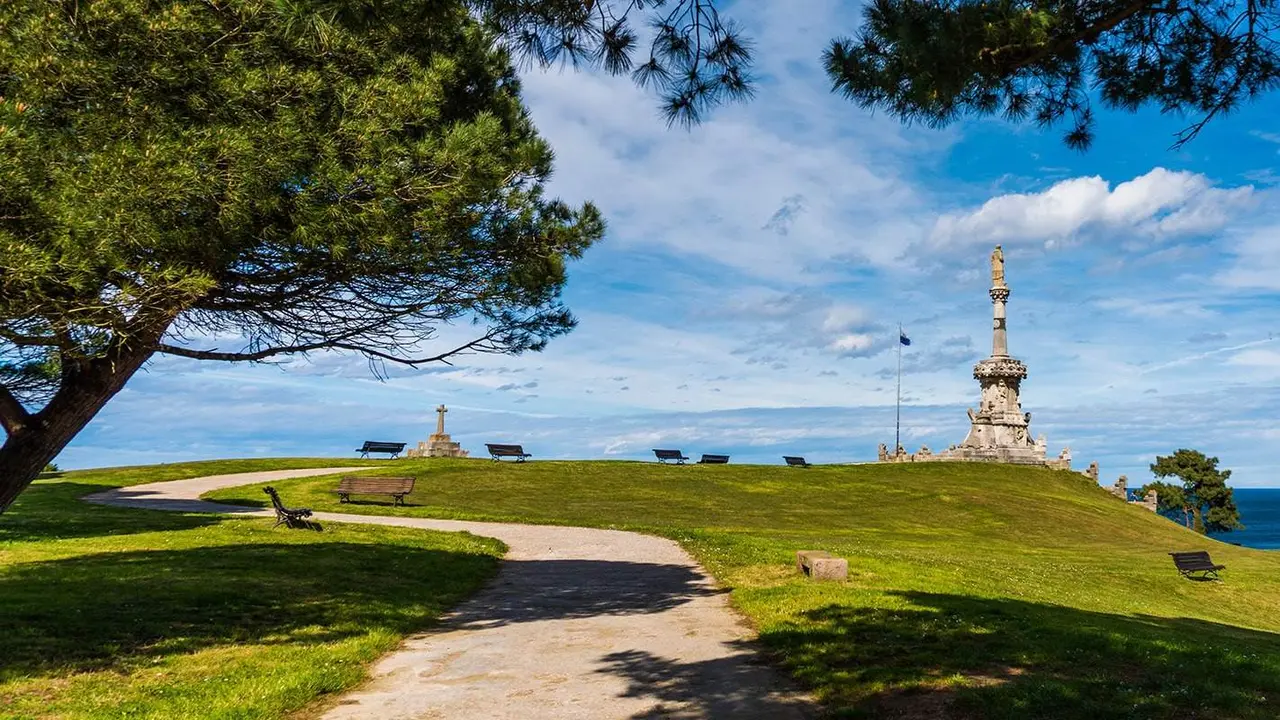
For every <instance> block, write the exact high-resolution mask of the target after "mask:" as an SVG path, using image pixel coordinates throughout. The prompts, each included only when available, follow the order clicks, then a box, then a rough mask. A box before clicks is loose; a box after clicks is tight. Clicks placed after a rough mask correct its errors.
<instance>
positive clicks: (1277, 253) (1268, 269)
mask: <svg viewBox="0 0 1280 720" xmlns="http://www.w3.org/2000/svg"><path fill="white" fill-rule="evenodd" d="M1269 196H1270V197H1271V199H1273V200H1274V199H1280V196H1278V194H1277V193H1275V192H1272V193H1270V194H1269ZM1229 247H1230V251H1231V253H1232V255H1234V256H1235V262H1233V263H1232V265H1231V266H1230V267H1228V268H1227V269H1225V270H1223V271H1222V272H1221V273H1219V274H1218V276H1217V277H1216V278H1215V282H1217V283H1219V284H1221V285H1225V286H1227V287H1230V288H1240V289H1259V290H1280V224H1276V225H1269V226H1263V227H1258V228H1254V229H1252V230H1249V231H1245V232H1242V233H1239V234H1238V235H1236V236H1235V237H1234V238H1233V241H1232V242H1231V243H1230V244H1229Z"/></svg>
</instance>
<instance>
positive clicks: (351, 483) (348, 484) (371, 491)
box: [334, 475, 413, 505]
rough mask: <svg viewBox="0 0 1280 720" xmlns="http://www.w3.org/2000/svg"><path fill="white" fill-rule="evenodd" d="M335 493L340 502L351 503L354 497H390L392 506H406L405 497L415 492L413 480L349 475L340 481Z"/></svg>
mask: <svg viewBox="0 0 1280 720" xmlns="http://www.w3.org/2000/svg"><path fill="white" fill-rule="evenodd" d="M334 492H336V493H338V502H351V496H352V495H390V496H391V497H392V498H394V500H393V501H392V503H391V504H392V505H404V496H405V495H408V494H409V493H411V492H413V478H411V477H362V476H358V475H347V476H345V477H343V478H342V479H341V480H339V481H338V489H337V490H334Z"/></svg>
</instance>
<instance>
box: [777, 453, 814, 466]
mask: <svg viewBox="0 0 1280 720" xmlns="http://www.w3.org/2000/svg"><path fill="white" fill-rule="evenodd" d="M782 459H783V460H786V461H787V464H788V465H790V466H791V467H811V466H810V465H809V463H807V462H805V459H804V458H802V457H799V456H798V455H783V456H782Z"/></svg>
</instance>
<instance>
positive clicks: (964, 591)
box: [210, 460, 1280, 719]
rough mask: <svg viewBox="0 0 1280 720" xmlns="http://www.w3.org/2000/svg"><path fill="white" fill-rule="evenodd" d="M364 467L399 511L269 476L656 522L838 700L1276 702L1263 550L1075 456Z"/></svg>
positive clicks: (1277, 616)
mask: <svg viewBox="0 0 1280 720" xmlns="http://www.w3.org/2000/svg"><path fill="white" fill-rule="evenodd" d="M377 472H384V473H387V474H397V475H402V474H406V473H409V474H414V475H416V476H417V478H418V484H417V487H416V491H415V493H414V494H413V495H411V496H410V497H409V499H408V501H409V503H410V507H407V508H395V509H393V508H391V507H390V506H389V505H387V504H383V503H378V502H376V501H374V502H367V503H362V502H356V503H348V504H342V505H339V504H338V503H337V501H336V498H335V496H334V495H333V493H332V488H333V486H334V484H335V482H334V479H333V478H328V479H324V478H308V479H300V480H295V481H288V482H280V483H275V484H276V486H277V487H279V488H280V490H281V492H282V494H283V495H284V497H285V498H286V500H287V501H288V503H289V504H291V505H308V506H311V507H313V508H316V509H324V510H341V511H344V512H352V513H374V514H406V515H422V516H431V517H451V518H466V519H484V520H509V521H520V522H536V523H559V524H572V525H587V526H597V527H616V528H625V529H635V530H642V531H646V532H653V533H657V534H662V535H666V536H669V537H672V538H674V539H676V540H678V541H679V542H681V543H682V544H683V545H684V546H685V547H686V548H688V549H689V550H690V551H691V552H692V553H693V554H694V555H695V556H696V557H697V558H698V559H699V560H700V561H701V562H702V563H703V564H704V565H705V566H706V567H707V568H708V569H709V570H710V571H711V572H712V573H713V574H714V575H715V576H716V577H717V578H718V579H719V580H720V581H721V583H723V585H724V586H726V587H728V588H730V589H732V599H733V602H734V603H735V604H736V605H737V607H739V608H740V609H741V610H742V612H743V613H744V614H745V615H746V616H747V617H748V618H750V619H751V621H752V622H753V623H754V624H755V625H756V627H757V629H758V630H759V633H760V637H761V641H762V642H763V644H764V645H765V647H766V648H767V649H768V650H769V651H771V652H772V653H774V654H775V655H776V657H777V658H778V660H779V662H781V663H782V664H783V665H785V666H786V667H787V668H788V669H789V670H790V671H791V672H792V673H793V674H794V675H795V676H796V677H798V678H800V679H801V680H802V681H803V682H804V683H806V684H807V685H808V686H809V687H811V688H813V689H814V690H815V691H816V692H817V693H818V694H819V695H820V696H821V697H822V698H823V699H824V700H825V701H826V702H827V703H828V705H829V707H830V708H831V709H832V710H833V712H834V713H835V714H837V715H838V716H847V717H875V718H895V717H896V718H935V717H943V718H947V717H951V718H1090V719H1096V718H1175V717H1176V718H1188V717H1192V718H1275V717H1280V634H1277V633H1280V553H1268V552H1263V551H1256V550H1249V549H1245V548H1239V547H1235V546H1232V545H1228V544H1224V543H1219V542H1216V541H1214V540H1208V539H1205V538H1203V537H1200V536H1197V535H1195V534H1194V533H1191V532H1190V531H1188V530H1186V529H1184V528H1181V527H1179V526H1178V525H1175V524H1174V523H1171V522H1169V521H1167V520H1164V519H1162V518H1159V517H1156V516H1155V515H1153V514H1152V513H1149V512H1147V511H1144V510H1142V509H1140V508H1137V507H1133V506H1129V505H1126V504H1124V503H1122V502H1120V501H1119V500H1117V499H1115V498H1113V497H1111V496H1110V495H1109V494H1107V493H1106V492H1105V491H1103V490H1101V489H1100V488H1098V487H1096V486H1095V485H1093V483H1091V482H1090V481H1088V480H1087V479H1086V478H1084V477H1082V476H1080V475H1078V474H1074V473H1065V472H1058V471H1051V470H1042V469H1033V468H1019V467H1011V466H1000V465H985V464H965V463H928V464H920V465H859V466H831V467H815V468H811V469H808V470H800V469H794V468H786V467H771V466H735V465H728V466H685V467H674V466H660V465H657V464H655V463H629V462H536V461H535V462H530V463H525V464H521V465H515V464H495V463H492V462H489V461H482V460H420V461H408V460H399V461H393V462H390V463H384V464H382V465H380V469H379V470H378V471H377ZM210 497H211V499H217V500H222V501H226V502H240V503H244V504H261V501H260V498H262V497H263V496H262V493H261V491H260V490H258V489H257V488H255V487H244V488H235V489H229V490H225V491H220V492H218V493H214V494H213V495H211V496H210ZM1245 522H1246V523H1247V522H1248V518H1245ZM1201 548H1204V549H1209V550H1211V551H1212V553H1213V556H1214V559H1215V560H1217V561H1219V562H1223V563H1225V564H1226V565H1227V566H1228V570H1227V571H1226V572H1225V573H1224V578H1225V582H1222V583H1207V582H1192V581H1188V580H1185V579H1182V578H1180V577H1179V576H1178V575H1177V574H1176V573H1175V572H1174V570H1173V567H1172V563H1171V562H1170V560H1169V558H1168V556H1167V554H1166V553H1168V552H1169V551H1171V550H1188V549H1201ZM799 549H822V550H828V551H831V552H834V553H836V554H839V555H842V556H845V557H847V558H849V563H850V580H849V582H848V583H846V584H839V585H831V584H827V585H816V584H811V583H808V582H806V581H805V580H803V579H801V578H800V577H798V576H797V574H796V572H795V570H794V568H793V566H792V561H793V555H794V552H795V551H796V550H799Z"/></svg>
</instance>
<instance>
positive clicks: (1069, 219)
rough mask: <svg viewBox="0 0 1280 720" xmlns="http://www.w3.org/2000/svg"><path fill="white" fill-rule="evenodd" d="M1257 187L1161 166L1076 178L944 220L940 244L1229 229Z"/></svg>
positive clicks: (936, 238)
mask: <svg viewBox="0 0 1280 720" xmlns="http://www.w3.org/2000/svg"><path fill="white" fill-rule="evenodd" d="M1253 192H1254V191H1253V187H1252V186H1243V187H1236V188H1219V187H1215V186H1214V185H1213V183H1212V182H1211V181H1210V180H1209V179H1208V178H1206V177H1205V176H1204V175H1200V174H1198V173H1192V172H1186V171H1171V170H1166V169H1165V168H1161V167H1157V168H1155V169H1153V170H1151V171H1150V172H1148V173H1146V174H1145V175H1140V176H1138V177H1136V178H1134V179H1132V180H1129V181H1127V182H1122V183H1120V184H1118V185H1116V186H1115V187H1114V188H1113V187H1111V184H1110V183H1108V182H1107V181H1106V180H1104V179H1103V178H1101V177H1098V176H1092V177H1077V178H1072V179H1069V180H1063V181H1061V182H1058V183H1055V184H1054V185H1052V186H1051V187H1049V188H1048V189H1047V190H1044V191H1042V192H1038V193H1014V194H1009V195H1001V196H999V197H995V198H992V199H990V200H988V201H987V202H985V203H983V204H982V206H981V207H979V208H978V209H977V210H973V211H969V212H961V213H951V214H947V215H943V216H942V217H940V218H938V220H937V222H936V224H935V225H934V228H933V231H932V232H931V234H930V237H929V242H930V244H931V245H933V246H936V247H947V246H956V245H974V244H988V243H993V242H1004V243H1026V244H1030V243H1038V244H1041V245H1044V246H1049V247H1051V246H1054V245H1057V244H1060V243H1064V242H1068V241H1072V240H1075V239H1077V238H1078V237H1079V236H1080V235H1082V234H1084V233H1086V232H1088V231H1090V230H1095V229H1096V230H1100V231H1105V232H1107V233H1110V234H1113V235H1114V234H1119V235H1122V236H1123V235H1124V234H1126V233H1127V234H1131V235H1140V236H1145V237H1167V236H1176V235H1191V234H1197V233H1204V232H1208V231H1211V230H1215V229H1217V228H1220V227H1222V226H1223V225H1224V224H1225V223H1226V222H1227V221H1228V220H1229V219H1231V216H1232V213H1233V212H1235V211H1237V210H1238V209H1239V208H1241V207H1243V206H1245V205H1246V204H1247V203H1249V201H1250V200H1251V199H1252V198H1253Z"/></svg>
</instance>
